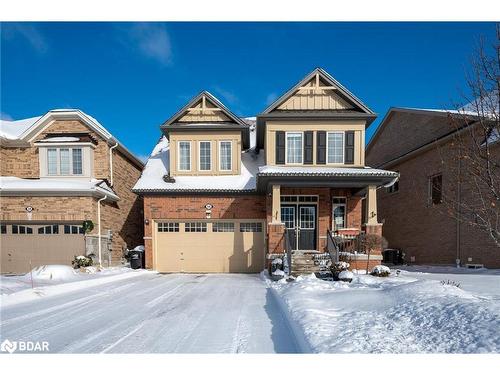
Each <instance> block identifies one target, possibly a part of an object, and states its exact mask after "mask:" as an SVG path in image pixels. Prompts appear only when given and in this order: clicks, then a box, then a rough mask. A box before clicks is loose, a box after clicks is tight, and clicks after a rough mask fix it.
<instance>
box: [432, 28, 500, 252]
mask: <svg viewBox="0 0 500 375" xmlns="http://www.w3.org/2000/svg"><path fill="white" fill-rule="evenodd" d="M467 86H468V89H469V94H468V95H463V98H464V100H465V102H466V103H468V104H467V105H465V106H455V110H453V111H449V113H448V118H449V121H450V124H451V125H452V126H453V127H454V128H455V129H454V132H453V133H452V140H451V142H449V143H447V144H444V145H443V146H440V153H441V159H442V163H443V164H444V167H445V168H446V170H447V171H448V172H449V173H448V174H449V176H450V177H449V180H448V181H447V182H448V185H449V186H450V188H446V187H444V184H443V185H441V184H440V183H439V181H438V183H437V186H432V187H430V188H431V189H440V190H442V191H441V194H440V195H441V196H442V203H443V205H442V206H443V208H445V210H446V212H447V213H448V214H449V215H451V216H452V217H454V218H456V219H457V220H458V221H459V222H461V223H465V224H467V225H470V226H472V227H474V228H477V229H478V230H480V231H483V232H485V233H486V234H487V235H488V236H489V237H490V238H491V239H492V240H493V242H494V243H495V244H496V245H497V246H498V247H500V118H499V107H500V105H499V92H500V28H499V27H498V26H497V37H496V40H495V43H494V45H493V46H489V47H486V46H485V43H484V41H483V40H481V41H480V43H479V46H478V48H477V53H476V54H475V56H474V57H473V59H472V64H471V73H470V74H469V75H468V77H467ZM441 186H443V188H441ZM431 195H432V194H431ZM432 199H434V198H432Z"/></svg>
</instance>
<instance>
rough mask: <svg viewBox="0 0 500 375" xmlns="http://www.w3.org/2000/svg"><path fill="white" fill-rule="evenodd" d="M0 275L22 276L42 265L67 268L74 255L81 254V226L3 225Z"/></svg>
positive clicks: (82, 246) (0, 239)
mask: <svg viewBox="0 0 500 375" xmlns="http://www.w3.org/2000/svg"><path fill="white" fill-rule="evenodd" d="M0 247H1V265H0V272H1V273H16V274H19V273H26V272H29V271H30V262H31V266H32V267H36V266H40V265H44V264H65V265H68V266H71V261H72V260H73V259H74V256H75V255H81V254H85V236H84V235H83V231H82V227H81V225H72V224H68V225H64V224H62V225H61V224H37V225H32V224H3V223H2V234H1V235H0Z"/></svg>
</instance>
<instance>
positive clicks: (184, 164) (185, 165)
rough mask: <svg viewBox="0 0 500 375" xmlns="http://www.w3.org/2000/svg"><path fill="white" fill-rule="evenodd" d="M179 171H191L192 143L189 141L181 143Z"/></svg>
mask: <svg viewBox="0 0 500 375" xmlns="http://www.w3.org/2000/svg"><path fill="white" fill-rule="evenodd" d="M179 170H180V171H190V170H191V142H189V141H180V142H179Z"/></svg>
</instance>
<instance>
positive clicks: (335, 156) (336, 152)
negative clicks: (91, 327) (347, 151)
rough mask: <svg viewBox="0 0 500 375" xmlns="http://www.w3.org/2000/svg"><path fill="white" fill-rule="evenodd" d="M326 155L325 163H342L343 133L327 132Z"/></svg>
mask: <svg viewBox="0 0 500 375" xmlns="http://www.w3.org/2000/svg"><path fill="white" fill-rule="evenodd" d="M326 154H327V163H332V164H334V163H335V164H337V163H338V164H341V163H343V162H344V132H328V136H327V151H326Z"/></svg>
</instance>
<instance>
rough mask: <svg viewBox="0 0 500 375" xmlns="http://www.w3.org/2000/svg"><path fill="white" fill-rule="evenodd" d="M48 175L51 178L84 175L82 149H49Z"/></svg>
mask: <svg viewBox="0 0 500 375" xmlns="http://www.w3.org/2000/svg"><path fill="white" fill-rule="evenodd" d="M47 174H48V175H49V176H55V175H61V176H69V175H81V174H83V152H82V149H81V148H48V149H47Z"/></svg>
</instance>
